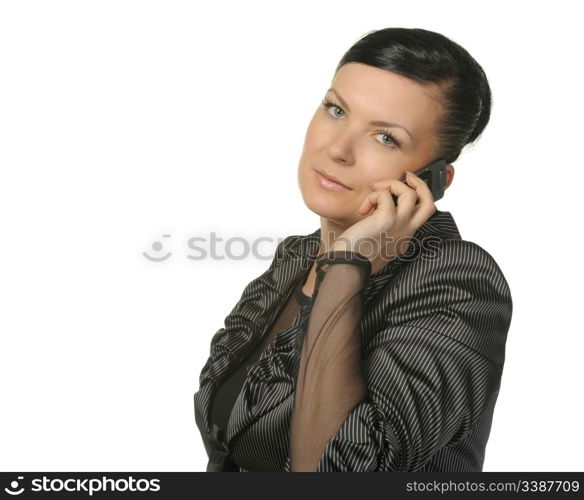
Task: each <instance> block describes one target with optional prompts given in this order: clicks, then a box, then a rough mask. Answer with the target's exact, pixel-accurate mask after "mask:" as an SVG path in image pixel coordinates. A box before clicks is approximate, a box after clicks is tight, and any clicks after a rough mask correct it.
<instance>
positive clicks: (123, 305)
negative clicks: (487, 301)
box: [0, 0, 584, 471]
mask: <svg viewBox="0 0 584 500" xmlns="http://www.w3.org/2000/svg"><path fill="white" fill-rule="evenodd" d="M548 6H549V3H543V2H533V1H531V2H499V3H491V4H489V5H483V6H476V7H471V6H470V4H469V3H468V2H453V1H446V2H387V1H364V0H360V1H359V2H357V1H356V0H353V1H352V2H341V1H339V0H336V1H334V2H329V1H327V2H325V1H319V2H313V3H311V4H308V3H306V4H299V3H290V2H287V3H283V2H267V1H266V2H250V1H247V2H235V1H222V2H194V1H191V2H178V1H168V0H167V1H164V2H162V1H158V2H152V1H144V0H140V1H127V0H124V1H119V0H118V1H104V0H102V1H99V2H97V1H93V2H88V1H69V2H66V1H50V2H46V1H37V2H32V1H5V2H2V3H1V4H0V72H1V76H0V141H1V142H0V169H1V177H0V221H1V227H0V229H1V230H0V238H1V241H0V257H1V258H0V308H1V312H0V353H1V355H2V357H1V362H0V402H1V405H2V408H1V411H0V443H1V445H0V470H5V471H27V470H28V471H35V470H43V471H60V470H67V471H83V470H85V471H92V470H102V471H202V470H204V469H205V466H206V463H207V457H206V455H205V451H204V447H203V444H202V441H201V438H200V435H199V432H198V429H197V428H196V425H195V420H194V411H193V400H192V396H193V393H194V392H195V391H196V390H197V388H198V376H199V373H200V370H201V368H202V366H203V364H204V362H205V361H206V359H207V356H208V349H209V342H210V339H211V336H212V335H213V334H214V333H215V332H216V331H217V329H218V328H220V327H221V326H223V319H224V317H225V316H226V315H227V313H228V312H229V311H230V310H231V308H232V307H233V305H234V304H235V303H236V302H237V300H238V299H239V297H240V294H241V292H242V290H243V288H244V286H245V285H246V284H247V283H248V282H249V281H251V279H253V278H254V277H256V276H257V275H259V274H260V273H261V272H263V271H264V270H265V269H266V268H267V266H268V264H269V260H262V259H254V258H251V257H250V258H247V259H245V260H230V259H225V260H213V259H210V258H208V259H205V260H199V261H197V260H191V259H189V258H187V255H189V254H191V255H193V254H194V252H193V251H191V250H190V249H189V248H188V246H187V241H188V240H189V238H191V237H195V236H201V237H208V236H209V233H210V232H211V231H214V232H215V233H216V234H217V236H218V237H223V238H224V240H225V239H227V238H230V237H233V236H243V237H246V238H256V237H259V236H269V237H272V238H274V242H273V244H264V245H263V246H262V252H263V253H264V254H266V255H268V256H272V255H273V250H274V249H275V247H276V244H277V242H278V240H277V238H282V237H285V236H287V235H291V234H307V233H309V232H312V231H314V230H316V229H317V228H318V227H319V218H318V216H317V215H316V214H314V213H312V212H311V211H309V210H308V209H307V208H306V207H305V205H304V203H303V201H302V198H301V195H300V191H299V189H298V185H297V180H296V168H297V165H298V159H299V156H300V152H301V149H302V143H303V139H304V133H305V131H306V127H307V126H308V122H309V120H310V118H311V116H312V113H313V112H314V110H315V109H316V107H317V106H318V104H319V103H320V99H322V97H323V96H324V92H325V90H326V89H327V88H328V86H329V83H330V81H331V79H332V77H333V71H334V68H335V66H336V64H337V62H338V60H339V59H340V58H341V56H342V55H343V53H344V52H345V51H346V50H347V49H348V48H349V47H350V46H351V45H352V44H353V43H354V42H355V41H356V40H357V39H358V38H359V37H360V36H362V35H363V34H364V33H365V32H367V31H370V30H373V29H379V28H385V27H390V26H396V27H408V28H414V27H419V28H425V29H430V30H433V31H438V32H440V33H442V34H444V35H446V36H448V37H449V38H451V39H453V40H454V41H456V42H458V43H460V44H461V45H463V46H464V47H465V48H466V49H467V50H468V51H469V52H470V53H471V54H472V55H473V56H474V57H475V58H476V59H477V60H478V61H479V63H480V64H481V65H482V66H483V68H484V69H485V71H486V73H487V76H488V78H489V81H490V84H491V88H492V92H493V111H492V115H491V121H490V123H489V124H488V126H487V128H486V130H485V132H484V134H483V136H482V138H481V139H480V140H479V142H478V143H477V144H476V145H475V146H474V148H472V149H471V150H468V151H466V152H464V153H463V154H462V156H461V157H460V159H459V160H458V161H457V162H455V164H454V166H455V168H456V177H455V180H454V183H453V184H452V186H451V187H450V188H449V190H448V194H447V196H446V197H445V198H444V199H443V200H440V201H439V202H437V207H438V208H439V209H440V210H447V211H450V212H451V213H452V215H453V216H454V218H455V220H456V222H457V224H458V227H459V229H460V231H461V234H462V236H463V238H464V239H467V240H471V241H474V242H476V243H478V244H479V245H481V246H482V247H483V248H484V249H486V250H487V251H488V252H489V253H490V254H491V255H492V256H493V257H494V258H495V259H496V261H497V262H498V264H499V265H500V267H501V269H502V270H503V272H504V274H505V276H506V278H507V280H508V282H509V285H510V287H511V291H512V295H513V305H514V311H513V320H512V324H511V328H510V331H509V336H508V341H507V352H506V361H505V369H504V373H503V379H502V385H501V392H500V394H499V399H498V402H497V407H496V409H495V415H494V419H493V425H492V429H491V438H490V440H489V443H488V446H487V450H486V458H485V464H484V470H485V471H561V470H564V471H576V470H580V471H581V470H583V469H584V459H583V458H582V452H581V450H582V449H583V448H584V436H583V431H582V421H584V412H583V408H582V396H581V387H582V376H583V373H584V368H583V363H582V351H583V348H584V340H583V334H584V331H583V327H582V319H581V314H582V292H581V289H580V284H581V282H582V278H583V277H584V276H583V272H582V260H581V257H580V255H581V247H580V243H581V240H582V238H581V230H582V220H581V215H582V211H581V201H580V193H581V190H582V184H583V182H582V181H583V180H584V178H583V175H582V168H583V166H584V165H583V159H582V158H583V154H582V151H581V145H582V134H583V132H584V130H583V127H582V113H583V111H584V110H583V105H582V98H581V95H582V72H581V69H580V68H581V60H582V59H581V48H582V46H583V45H584V43H583V42H584V40H583V36H582V30H581V25H580V24H581V23H580V18H579V17H578V16H576V7H577V6H578V3H577V2H555V3H554V5H553V7H548ZM163 234H170V237H167V238H163V236H162V235H163ZM154 241H164V243H165V250H169V251H172V256H171V257H170V258H169V259H167V260H166V261H164V262H161V263H154V262H150V261H148V260H147V259H146V258H144V257H143V255H142V252H144V251H151V245H152V243H153V242H154ZM232 250H233V252H234V253H235V252H239V251H240V250H241V247H240V246H234V247H233V248H232ZM219 251H220V252H221V251H222V250H221V248H219ZM151 253H153V252H152V251H151ZM223 253H224V252H223Z"/></svg>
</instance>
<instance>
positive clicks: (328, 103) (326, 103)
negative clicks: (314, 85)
mask: <svg viewBox="0 0 584 500" xmlns="http://www.w3.org/2000/svg"><path fill="white" fill-rule="evenodd" d="M322 105H323V106H324V107H325V109H326V110H327V112H329V111H330V110H331V109H334V108H337V109H339V110H341V111H342V112H343V113H344V111H343V109H342V108H341V107H340V106H338V105H337V104H335V103H334V102H332V101H329V100H328V99H326V98H325V99H323V100H322ZM333 113H334V111H333ZM329 114H331V113H330V112H329ZM331 116H333V117H334V118H337V117H338V115H335V114H332V115H331Z"/></svg>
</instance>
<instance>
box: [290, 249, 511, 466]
mask: <svg viewBox="0 0 584 500" xmlns="http://www.w3.org/2000/svg"><path fill="white" fill-rule="evenodd" d="M333 270H336V271H337V272H338V273H341V272H342V271H345V272H346V277H350V276H351V277H352V278H353V285H348V284H347V285H345V286H346V287H347V288H345V287H343V288H342V290H343V293H344V294H345V295H351V293H350V292H349V291H348V290H349V288H350V287H351V286H353V291H354V290H355V289H356V288H357V287H358V285H357V284H356V283H355V281H356V280H357V278H356V277H357V273H356V270H355V269H351V268H349V267H348V266H347V265H342V266H341V265H333V266H331V267H330V268H329V269H328V271H327V274H328V273H330V271H333ZM351 271H352V272H351ZM332 276H334V275H333V273H330V274H329V283H330V284H333V281H334V280H333V279H332V278H331V277H332ZM394 280H395V282H394V283H391V286H390V287H388V289H387V291H386V292H382V293H384V294H385V295H384V297H383V300H384V301H385V304H386V306H385V307H386V309H385V311H384V312H383V313H382V314H380V316H379V317H376V318H373V320H372V321H373V323H375V325H376V330H377V331H376V332H374V333H373V334H372V335H371V337H370V338H369V339H368V342H367V346H366V351H365V352H363V353H362V354H363V356H362V359H363V361H362V366H361V373H362V376H363V379H364V381H365V390H364V388H363V385H362V384H361V382H360V380H359V377H358V375H357V374H358V373H359V370H358V368H357V367H356V364H357V363H356V359H357V358H358V355H357V352H358V350H359V345H358V342H357V340H356V339H358V335H357V334H356V330H355V328H354V325H355V322H356V321H357V320H356V316H355V315H356V310H357V309H356V308H355V309H351V308H350V310H351V311H353V312H352V315H349V316H344V319H345V321H344V322H343V323H342V324H343V325H344V326H343V327H341V326H339V324H338V323H335V322H334V321H332V322H331V323H327V324H328V325H329V327H328V328H327V329H326V331H327V332H328V335H327V336H326V337H325V340H327V342H328V341H329V339H330V340H331V342H332V343H330V344H329V345H331V346H333V345H334V346H335V349H334V350H333V351H332V352H329V353H328V355H327V354H326V353H325V352H324V351H325V343H324V342H323V343H320V342H321V340H320V339H319V342H318V343H317V347H319V346H320V347H321V348H320V350H319V351H317V352H318V354H319V358H318V359H319V363H318V365H317V362H316V361H313V359H312V358H310V359H309V363H308V364H307V363H306V361H304V362H303V363H302V365H301V369H305V370H306V373H305V375H304V379H302V380H301V379H299V382H300V381H301V382H302V384H303V387H304V388H305V389H303V390H304V392H301V393H299V394H297V396H298V402H299V406H298V409H299V411H296V408H295V415H294V421H293V429H292V433H291V439H292V442H291V456H290V462H291V470H293V471H294V470H316V471H318V472H320V471H363V472H365V471H414V470H419V469H420V468H422V467H423V466H424V465H425V464H426V463H427V462H428V460H429V459H430V458H431V456H432V455H433V454H434V453H436V452H437V451H438V450H439V449H441V448H443V447H444V446H446V445H454V444H456V443H457V442H460V441H461V440H463V439H465V438H466V437H467V436H468V435H469V433H471V432H472V431H473V429H474V427H475V425H476V424H477V423H478V421H479V420H480V417H481V415H482V414H483V412H484V411H485V409H486V408H487V407H488V405H489V402H490V401H492V398H493V397H496V393H497V392H498V389H499V385H500V380H501V374H502V369H503V363H504V355H505V342H506V336H507V331H508V329H509V326H510V322H511V315H512V302H511V294H510V291H509V288H508V285H507V282H506V281H505V279H504V277H503V275H502V273H501V271H500V269H499V267H498V266H497V264H496V263H495V261H494V260H493V259H492V257H491V256H490V255H489V254H488V253H487V252H485V251H484V250H483V249H482V248H481V247H479V246H478V245H475V244H474V243H472V242H467V241H462V240H446V241H443V242H442V243H441V244H440V245H439V248H438V254H437V255H436V256H435V257H434V258H433V259H428V258H427V256H425V257H418V259H416V260H415V261H412V262H410V263H408V265H406V266H404V268H403V269H402V271H401V272H400V273H399V274H398V275H397V276H395V277H394ZM325 283H326V278H325V281H323V283H322V285H325ZM320 291H321V292H324V291H328V292H330V291H332V290H327V289H326V288H324V287H323V288H321V290H320ZM319 293H320V292H319ZM335 293H336V292H335ZM323 296H324V293H323ZM317 300H318V296H317ZM353 300H354V299H353ZM323 302H324V301H323ZM316 305H317V304H316V302H315V304H314V307H315V306H316ZM322 313H323V316H325V315H326V312H325V311H324V310H323V312H322ZM311 320H312V318H311ZM348 325H352V326H353V328H351V327H349V326H348ZM312 330H313V325H311V324H310V325H309V328H308V335H309V336H311V335H314V333H313V332H312ZM368 337H369V336H368ZM334 341H336V342H334ZM313 356H314V354H313ZM304 357H305V352H303V358H304ZM343 365H345V368H344V369H343V368H342V366H343ZM317 366H319V367H320V369H319V370H316V368H317ZM311 368H313V370H311ZM299 377H300V375H299ZM334 377H338V379H335V378H334ZM306 387H309V388H310V391H311V392H310V393H308V392H307V389H306ZM347 387H348V389H347ZM301 390H302V389H301ZM364 393H365V397H364V398H362V396H363V394H364ZM361 398H362V399H361ZM355 403H356V404H355ZM347 410H350V411H349V412H348V414H347ZM304 413H306V415H304ZM298 414H300V415H301V418H300V419H299V418H298ZM324 415H326V416H327V419H331V420H327V423H325V422H324V420H325V417H324ZM328 422H330V423H328ZM339 422H340V426H339ZM334 428H336V433H334V435H332V437H331V438H330V439H329V440H328V442H327V443H326V445H325V446H324V449H323V450H322V452H321V447H322V443H323V441H324V440H325V439H326V438H327V436H329V434H330V433H331V432H333V431H334ZM317 455H318V457H317Z"/></svg>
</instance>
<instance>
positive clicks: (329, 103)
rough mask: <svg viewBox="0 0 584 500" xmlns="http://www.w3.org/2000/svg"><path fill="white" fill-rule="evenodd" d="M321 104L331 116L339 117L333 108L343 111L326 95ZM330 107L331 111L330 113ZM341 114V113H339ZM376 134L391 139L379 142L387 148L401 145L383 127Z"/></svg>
mask: <svg viewBox="0 0 584 500" xmlns="http://www.w3.org/2000/svg"><path fill="white" fill-rule="evenodd" d="M322 105H323V106H324V108H325V112H326V113H328V114H329V115H330V116H332V117H333V118H340V117H339V115H337V114H335V111H334V110H335V108H336V109H338V110H339V111H340V112H341V113H343V114H344V113H345V112H344V111H343V108H341V107H340V106H339V105H338V104H335V103H334V102H333V101H329V100H328V99H327V98H326V97H325V98H324V99H323V100H322ZM331 109H332V110H333V112H332V113H331V112H330V111H331ZM341 116H342V115H341ZM376 135H384V136H386V137H388V138H389V140H390V141H391V142H390V143H387V142H380V143H381V144H382V145H384V146H387V147H389V148H399V147H400V146H401V142H400V141H399V140H398V139H397V138H396V137H395V135H393V134H392V133H391V131H389V130H387V129H384V130H378V131H377V134H376Z"/></svg>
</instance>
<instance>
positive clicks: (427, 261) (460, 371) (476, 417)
mask: <svg viewBox="0 0 584 500" xmlns="http://www.w3.org/2000/svg"><path fill="white" fill-rule="evenodd" d="M490 106H491V96H490V89H489V85H488V82H487V79H486V77H485V74H484V72H483V70H482V68H481V67H480V66H479V64H478V63H477V62H476V61H475V60H474V59H473V58H472V57H471V56H470V55H469V54H468V52H467V51H466V50H465V49H463V48H462V47H460V46H459V45H458V44H456V43H454V42H453V41H451V40H449V39H448V38H446V37H444V36H442V35H440V34H438V33H434V32H431V31H427V30H423V29H404V28H388V29H383V30H379V31H373V32H370V33H368V34H366V35H365V36H364V37H362V38H361V39H359V40H358V41H357V42H356V43H355V44H354V45H353V46H352V47H351V48H350V49H349V51H348V52H347V53H346V54H345V55H344V56H343V58H342V59H341V61H340V63H339V64H338V66H337V69H336V72H335V75H334V78H333V81H332V84H331V88H330V89H328V90H327V92H326V95H325V98H324V100H323V102H322V104H321V105H320V106H319V107H318V109H317V110H316V112H315V114H314V116H313V118H312V120H311V122H310V125H309V127H308V131H307V133H306V137H305V142H304V149H303V152H302V156H301V158H300V162H299V169H298V182H299V186H300V190H301V192H302V196H303V199H304V202H305V204H306V205H307V207H308V208H309V209H310V210H311V211H313V212H314V213H316V214H318V215H319V216H320V229H318V230H316V231H314V232H313V233H311V234H308V235H302V236H289V237H288V238H286V239H284V241H282V242H281V243H280V245H278V248H277V251H276V255H275V257H274V260H273V261H272V263H271V265H270V267H269V269H268V270H266V272H264V273H263V274H262V275H261V276H259V277H258V278H256V279H255V280H253V281H252V282H251V283H249V284H248V285H247V287H246V288H245V289H244V291H243V294H242V296H241V299H240V300H239V302H238V303H237V304H236V305H235V307H234V308H233V310H232V311H231V312H230V313H229V315H228V316H227V317H226V318H225V327H224V328H220V329H219V330H218V331H217V333H216V334H215V335H214V336H213V338H212V340H211V349H210V357H209V359H208V361H207V363H206V364H205V366H204V367H203V370H202V372H201V376H200V380H199V382H200V383H199V390H198V391H197V392H196V393H195V397H194V400H195V415H196V421H197V425H198V427H199V429H200V431H201V435H202V437H203V441H204V443H205V448H206V450H207V453H208V455H209V464H208V466H207V471H292V472H295V471H317V472H320V471H481V470H482V466H483V461H484V453H485V447H486V443H487V440H488V437H489V433H490V427H491V420H492V415H493V411H494V406H495V402H496V400H497V396H498V392H499V387H500V382H501V374H502V369H503V363H504V357H505V342H506V337H507V332H508V329H509V325H510V322H511V315H512V301H511V294H510V290H509V287H508V284H507V282H506V280H505V278H504V276H503V274H502V272H501V270H500V268H499V267H498V265H497V264H496V262H495V261H494V259H493V258H492V257H491V256H490V254H488V253H487V251H485V250H484V249H482V248H481V247H480V246H478V245H476V244H475V243H472V242H470V241H465V240H463V239H462V238H461V236H460V233H459V232H458V229H457V226H456V224H455V222H454V219H453V218H452V216H451V215H450V213H449V212H442V211H439V210H437V209H436V206H435V204H434V201H435V200H434V198H433V196H432V193H431V191H430V189H429V187H428V185H427V184H426V182H424V180H422V179H421V178H420V177H418V176H416V175H415V174H412V172H415V171H417V170H418V169H420V168H421V167H423V166H425V165H428V164H429V163H431V162H433V161H434V160H436V159H439V158H443V159H445V160H446V163H447V165H446V182H445V186H444V187H445V188H447V187H448V186H450V184H451V183H452V179H453V176H454V168H453V166H452V163H453V162H454V161H455V160H456V159H457V158H458V156H459V154H460V152H461V150H462V149H463V147H464V146H465V145H467V144H470V143H472V142H473V141H475V140H476V139H477V138H478V137H479V135H480V134H481V132H482V131H483V129H484V128H485V126H486V124H487V123H488V120H489V114H490ZM404 174H406V178H405V179H404V180H403V181H402V180H399V179H401V178H402V177H403V175H404ZM392 195H393V197H392Z"/></svg>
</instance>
